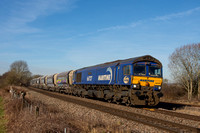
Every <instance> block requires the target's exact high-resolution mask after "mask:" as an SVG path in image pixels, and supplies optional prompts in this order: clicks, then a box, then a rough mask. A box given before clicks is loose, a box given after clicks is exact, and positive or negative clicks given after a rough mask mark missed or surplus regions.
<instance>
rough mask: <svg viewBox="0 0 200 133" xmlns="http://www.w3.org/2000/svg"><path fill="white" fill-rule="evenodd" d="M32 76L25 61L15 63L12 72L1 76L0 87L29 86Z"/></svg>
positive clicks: (11, 68)
mask: <svg viewBox="0 0 200 133" xmlns="http://www.w3.org/2000/svg"><path fill="white" fill-rule="evenodd" d="M31 79H32V74H31V72H30V71H29V68H28V65H27V63H26V62H25V61H21V60H20V61H15V62H14V63H12V64H11V65H10V70H9V71H8V72H6V73H4V74H3V75H2V76H0V86H5V85H22V86H27V85H29V82H30V80H31Z"/></svg>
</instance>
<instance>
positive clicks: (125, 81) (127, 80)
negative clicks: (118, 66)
mask: <svg viewBox="0 0 200 133" xmlns="http://www.w3.org/2000/svg"><path fill="white" fill-rule="evenodd" d="M123 81H124V83H125V84H128V82H129V78H128V77H127V76H125V77H124V79H123Z"/></svg>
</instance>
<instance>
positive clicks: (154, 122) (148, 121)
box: [29, 87, 200, 133]
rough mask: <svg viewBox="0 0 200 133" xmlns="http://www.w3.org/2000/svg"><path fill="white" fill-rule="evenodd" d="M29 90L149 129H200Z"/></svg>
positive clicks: (184, 130) (197, 132)
mask: <svg viewBox="0 0 200 133" xmlns="http://www.w3.org/2000/svg"><path fill="white" fill-rule="evenodd" d="M29 89H31V90H34V91H36V92H39V93H42V94H44V95H47V96H50V97H53V98H57V99H60V100H63V101H67V102H71V103H75V104H78V105H81V106H85V107H88V108H92V109H95V110H98V111H101V112H105V113H108V114H111V115H115V116H118V117H121V118H125V119H127V120H132V121H135V122H138V123H142V124H145V125H148V126H151V127H155V128H158V129H161V130H165V131H168V132H195V133H200V129H199V128H195V127H191V126H187V125H183V124H178V123H175V122H171V121H165V120H162V119H158V118H153V117H150V116H146V115H142V114H138V113H133V112H129V111H124V110H121V109H116V108H114V107H108V106H104V105H99V104H96V103H91V102H87V101H84V100H80V99H77V98H73V97H71V96H70V97H69V96H66V95H63V94H59V93H53V92H48V91H45V90H41V89H36V88H32V87H31V88H29Z"/></svg>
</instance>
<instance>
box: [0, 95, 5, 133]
mask: <svg viewBox="0 0 200 133" xmlns="http://www.w3.org/2000/svg"><path fill="white" fill-rule="evenodd" d="M5 123H6V120H5V119H4V109H3V99H2V97H0V133H5V132H6V128H5Z"/></svg>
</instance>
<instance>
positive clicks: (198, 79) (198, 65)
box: [168, 43, 200, 101]
mask: <svg viewBox="0 0 200 133" xmlns="http://www.w3.org/2000/svg"><path fill="white" fill-rule="evenodd" d="M168 66H169V68H170V70H171V75H172V77H173V79H174V81H175V82H176V83H178V84H180V85H181V86H182V87H183V88H184V89H185V91H187V94H188V100H189V101H191V99H192V97H193V96H195V95H198V99H199V100H200V43H199V44H189V45H185V46H182V47H180V48H177V49H176V50H175V51H174V52H173V53H172V54H171V55H170V57H169V64H168Z"/></svg>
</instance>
